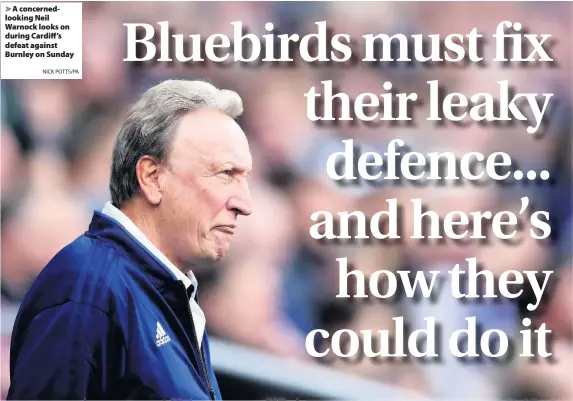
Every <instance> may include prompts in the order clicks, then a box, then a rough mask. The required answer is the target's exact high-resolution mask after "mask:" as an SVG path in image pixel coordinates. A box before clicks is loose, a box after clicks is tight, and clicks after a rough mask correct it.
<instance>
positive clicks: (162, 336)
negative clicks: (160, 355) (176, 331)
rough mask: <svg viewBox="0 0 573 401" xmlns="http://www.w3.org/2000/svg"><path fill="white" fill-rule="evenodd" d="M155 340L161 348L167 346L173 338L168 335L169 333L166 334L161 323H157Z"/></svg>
mask: <svg viewBox="0 0 573 401" xmlns="http://www.w3.org/2000/svg"><path fill="white" fill-rule="evenodd" d="M155 338H156V339H157V341H156V344H157V346H158V347H161V346H162V345H163V344H166V343H168V342H169V341H171V337H169V336H168V335H167V333H166V332H165V330H163V327H162V326H161V324H160V323H159V322H157V331H156V334H155Z"/></svg>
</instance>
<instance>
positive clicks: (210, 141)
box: [172, 110, 251, 167]
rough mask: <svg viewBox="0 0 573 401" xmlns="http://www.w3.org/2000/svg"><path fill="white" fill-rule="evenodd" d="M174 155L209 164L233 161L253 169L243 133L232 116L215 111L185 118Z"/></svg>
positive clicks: (196, 113)
mask: <svg viewBox="0 0 573 401" xmlns="http://www.w3.org/2000/svg"><path fill="white" fill-rule="evenodd" d="M172 154H173V155H176V154H178V156H180V157H183V158H185V157H187V156H188V157H193V158H194V159H196V160H202V161H203V162H205V163H209V164H212V163H221V162H226V161H233V162H235V163H238V164H248V165H249V166H246V167H250V163H251V159H250V157H251V156H250V151H249V145H248V141H247V138H246V136H245V134H244V132H243V130H242V129H241V128H240V126H239V125H238V124H237V123H236V122H235V121H234V120H233V119H232V118H231V117H229V116H227V115H226V114H224V113H222V112H219V111H215V110H199V111H196V112H193V113H190V114H188V115H186V116H185V117H183V119H182V120H181V123H180V125H179V127H178V130H177V135H176V138H175V141H174V149H173V153H172ZM197 156H200V157H197Z"/></svg>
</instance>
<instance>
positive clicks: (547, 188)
mask: <svg viewBox="0 0 573 401" xmlns="http://www.w3.org/2000/svg"><path fill="white" fill-rule="evenodd" d="M571 9H572V5H571V3H548V2H543V3H535V2H524V3H518V2H508V3H498V2H496V3H484V2H477V3H467V2H459V3H454V2H447V3H434V2H430V3H426V2H424V3H415V2H400V3H391V2H382V3H373V2H368V3H358V2H345V3H343V2H335V3H327V2H316V3H303V2H286V3H278V2H277V3H271V2H256V3H248V2H232V3H231V2H213V3H206V2H190V3H187V2H177V3H153V2H142V3H134V2H118V3H102V2H90V3H84V19H85V21H84V25H83V63H84V64H83V65H84V67H83V68H84V69H83V79H82V80H77V81H76V80H69V81H65V80H59V81H58V80H51V81H47V80H46V81H40V80H35V81H5V82H3V83H2V139H1V143H2V146H1V148H2V155H1V161H2V170H1V174H2V192H1V196H2V232H1V236H2V260H1V262H2V276H1V278H2V309H3V310H6V308H9V307H14V306H17V304H18V302H19V300H20V299H21V298H22V296H23V295H24V294H25V292H26V289H27V288H28V286H29V284H30V282H31V281H32V280H33V279H34V277H35V276H36V274H37V273H38V271H39V270H40V269H42V267H43V266H44V265H45V264H46V262H48V260H49V259H50V258H51V257H52V256H53V255H54V254H55V253H56V252H57V251H58V250H59V249H60V248H61V247H62V246H64V245H65V244H67V243H68V242H70V241H72V240H73V239H74V238H75V237H76V236H78V235H80V234H81V233H82V232H83V231H84V230H85V229H86V227H87V225H88V223H89V221H90V219H91V215H92V213H93V210H94V209H99V208H101V207H102V206H103V205H104V203H105V202H106V201H107V200H108V197H109V193H108V178H109V168H110V160H111V158H110V155H111V149H112V145H113V141H114V138H115V135H116V133H117V131H118V127H119V126H120V125H121V123H122V119H123V118H124V115H125V112H126V110H127V108H128V107H129V105H130V103H131V102H132V101H133V100H134V99H135V98H136V97H137V96H138V95H139V94H140V93H141V92H142V91H144V90H146V89H147V88H148V87H150V86H151V85H153V84H155V83H158V82H160V81H161V80H164V79H167V78H188V79H207V80H210V81H211V82H213V83H214V84H215V85H217V86H219V87H225V88H229V89H233V90H236V91H237V92H239V93H240V94H241V96H242V97H243V99H244V102H245V113H244V116H243V117H242V118H241V124H242V126H243V127H244V129H245V132H246V133H247V135H248V136H249V140H250V143H251V148H252V152H253V157H254V161H255V165H254V168H255V171H254V173H253V177H252V179H251V182H250V185H251V189H252V194H253V199H254V210H255V212H254V213H253V214H252V215H251V216H250V217H248V218H243V219H242V221H241V224H240V232H239V233H238V234H237V238H236V239H235V242H234V244H233V247H232V253H231V254H230V255H229V256H228V257H227V258H226V260H225V261H224V262H223V263H221V264H220V265H218V266H202V267H201V270H200V271H198V272H196V274H197V275H198V276H199V277H200V293H201V304H202V306H203V308H204V309H205V310H206V314H207V317H208V327H209V330H210V332H211V333H212V334H213V335H217V336H220V337H223V338H227V339H231V340H233V341H237V342H239V343H243V344H248V345H252V346H255V347H258V348H262V349H266V350H269V351H271V352H273V353H277V354H280V355H283V356H284V357H285V358H300V359H309V360H310V358H309V357H308V356H306V352H305V349H304V340H305V336H306V334H307V333H308V332H309V331H310V330H312V329H315V328H326V329H328V330H330V331H334V330H337V329H339V328H350V329H353V330H356V331H358V330H361V329H372V330H381V329H385V328H391V327H393V322H392V317H394V316H405V317H406V319H407V320H408V321H409V322H411V324H412V326H413V327H416V326H417V325H418V326H419V325H422V324H423V323H424V321H423V318H424V316H436V317H437V319H438V322H440V323H441V324H442V325H443V328H444V330H445V331H446V332H447V331H448V330H455V329H457V328H461V327H463V325H465V322H464V317H465V316H472V315H473V316H478V319H479V321H480V322H482V323H483V324H484V326H485V327H487V328H500V329H504V330H506V331H508V332H517V330H519V322H520V321H521V317H523V316H525V315H527V314H528V313H529V312H528V311H527V310H525V309H524V308H523V305H525V304H526V303H527V302H528V297H527V292H525V293H524V294H525V295H524V296H522V297H520V298H519V299H518V300H517V302H511V303H509V302H507V303H489V304H486V303H482V304H474V305H462V304H461V303H459V302H458V301H456V300H454V299H451V297H450V298H449V297H448V294H447V293H446V292H444V293H443V294H442V296H440V298H439V299H438V300H437V302H422V301H420V302H414V301H412V300H405V299H401V300H396V301H395V302H387V303H382V302H376V301H374V302H362V303H357V302H354V303H349V302H340V301H337V300H336V298H335V295H336V293H337V284H338V281H337V280H338V276H337V274H338V269H337V263H336V258H337V257H343V256H347V257H349V260H351V261H352V262H353V265H354V268H356V269H360V270H362V271H364V272H365V273H366V274H369V273H372V272H374V271H376V270H379V269H404V268H407V269H412V270H428V269H432V268H436V267H437V268H442V269H444V270H447V269H450V268H452V267H453V266H454V265H455V264H456V263H459V262H463V261H464V258H466V257H471V256H476V257H477V258H478V260H479V261H480V262H482V264H483V265H484V266H485V267H486V268H488V269H490V270H493V271H495V272H496V273H498V274H499V273H500V272H503V271H505V270H508V269H517V270H547V269H549V270H554V271H555V272H556V273H555V276H556V277H557V276H558V277H560V280H556V281H555V282H554V283H553V284H552V286H551V288H550V289H549V297H548V298H547V299H546V300H545V303H544V307H543V308H541V311H538V313H536V314H535V316H533V317H534V321H535V322H536V324H540V323H542V322H545V323H546V324H548V325H549V328H550V329H552V330H553V337H554V338H555V341H554V346H553V352H554V355H555V361H554V362H553V363H550V362H547V361H537V362H528V361H516V360H514V361H513V362H512V363H511V364H508V363H505V364H499V363H497V364H496V363H493V362H492V361H485V362H482V363H480V364H474V365H462V364H459V363H457V362H456V361H453V360H450V358H448V357H447V355H446V356H444V358H443V360H442V362H441V363H434V364H421V363H417V362H416V361H412V360H409V361H400V362H393V363H382V364H381V363H374V362H371V361H368V360H361V361H355V362H353V363H346V362H344V361H342V360H336V361H334V362H332V365H334V366H335V367H337V368H339V369H344V370H346V371H348V373H349V374H358V375H363V376H366V377H371V378H373V379H375V380H381V381H383V382H388V383H391V384H394V385H398V386H402V387H404V388H405V389H408V390H412V391H416V392H419V393H421V394H426V395H438V396H452V397H455V396H461V397H464V398H468V397H480V398H481V397H493V398H497V399H499V398H503V397H515V398H521V399H523V398H525V397H528V396H531V397H539V398H542V399H548V398H567V399H571V398H573V382H572V381H571V379H570V377H571V376H570V375H571V369H572V368H573V354H572V352H573V351H572V348H571V340H572V332H571V326H572V323H571V318H572V314H573V312H572V309H573V302H572V299H571V297H572V290H571V284H572V278H571V272H572V268H573V266H572V259H571V228H572V214H571V208H570V206H571V166H572V163H571V155H570V148H571V146H570V145H571V110H572V108H571V80H572V78H573V77H572V76H571V71H572V67H573V65H572V63H571V61H572V54H571V49H572V48H573V43H572V38H573V35H572V29H573V28H572V23H571V19H572V16H571V15H572V13H571V11H572V10H571ZM239 20H241V21H243V22H244V24H245V25H247V26H249V27H252V28H251V31H253V32H255V33H256V32H257V29H260V30H261V32H262V28H263V27H264V24H265V23H266V22H268V21H272V22H273V23H274V25H275V27H276V28H277V30H278V31H280V32H281V33H295V32H296V33H299V34H301V35H302V34H304V32H306V31H314V28H313V23H314V22H315V21H321V20H326V21H327V22H328V25H329V27H331V28H333V30H334V32H335V33H337V32H338V33H340V32H344V33H348V34H350V35H352V36H353V37H360V35H362V34H366V33H389V34H392V33H405V34H409V33H412V34H413V33H440V34H449V33H454V32H458V33H463V34H465V33H469V32H470V30H471V29H472V28H473V27H477V28H478V30H479V31H480V32H482V33H483V34H484V35H491V34H492V33H493V31H494V29H495V27H496V25H497V24H498V23H499V22H500V21H503V20H509V21H520V22H521V23H522V24H523V26H524V27H526V28H527V29H528V30H529V31H530V32H533V33H550V34H552V35H553V37H554V38H556V39H557V40H558V43H557V45H556V46H554V47H553V50H552V55H553V57H554V58H555V59H556V60H557V63H556V64H554V65H553V66H551V67H550V66H531V67H528V68H515V67H511V68H498V67H496V66H491V65H490V66H488V67H486V68H480V67H477V66H468V67H464V68H461V67H457V66H446V67H444V68H436V67H433V68H426V67H422V66H420V65H416V66H405V65H402V66H384V67H379V68H372V67H366V66H362V67H354V68H349V67H336V66H324V65H323V66H318V67H317V66H305V65H301V64H299V65H297V66H296V68H294V67H292V66H291V67H271V66H263V67H257V68H254V67H246V66H230V67H225V68H219V67H217V66H216V65H214V64H213V63H209V64H205V65H201V66H198V65H181V64H179V65H177V64H175V65H173V66H170V67H165V66H161V63H158V64H156V65H154V66H153V67H150V66H148V65H145V64H137V63H127V62H123V61H122V60H123V58H124V57H125V32H124V30H123V29H124V28H123V26H122V23H125V22H148V23H151V24H153V25H154V26H156V25H155V24H156V23H157V22H158V21H169V22H170V25H171V26H172V27H175V30H176V31H177V32H178V33H183V34H192V33H202V34H212V33H227V34H229V35H231V33H232V26H231V25H230V22H232V21H239ZM262 33H265V32H262ZM324 79H333V81H334V82H335V84H336V85H338V86H339V88H340V89H342V90H344V91H345V92H346V93H348V94H350V95H351V96H356V95H357V94H359V93H361V92H374V93H376V92H379V93H382V92H383V90H382V87H381V86H382V83H383V82H384V81H386V80H388V81H391V82H392V83H393V86H394V88H397V89H399V90H400V91H404V92H405V91H409V92H417V93H418V94H419V95H420V96H422V97H423V96H424V93H425V91H427V87H428V85H427V83H426V81H428V80H431V79H439V80H440V82H441V83H444V84H445V85H446V86H447V88H448V90H450V91H454V90H455V91H459V92H462V93H465V94H466V95H471V94H473V93H477V92H483V91H491V92H492V93H494V94H495V93H496V88H497V84H496V82H497V81H498V80H500V79H509V80H510V81H511V83H512V84H514V85H515V86H516V88H517V89H518V90H520V91H533V92H552V93H555V98H556V99H557V100H558V103H557V104H558V107H557V108H556V109H555V112H554V113H553V115H552V116H551V124H550V126H549V129H548V130H547V132H546V133H545V134H544V135H543V136H542V137H541V138H538V139H535V138H532V137H531V136H529V135H528V134H527V133H526V131H525V127H524V126H522V125H515V126H507V127H501V126H499V127H496V126H492V125H490V126H487V127H482V126H479V125H477V124H473V125H470V126H468V127H463V128H461V127H456V126H453V125H451V126H448V127H444V128H436V127H435V126H434V125H431V124H430V122H427V121H425V120H424V118H418V119H417V120H416V124H415V125H413V126H410V127H401V128H399V127H392V126H388V125H386V126H378V127H367V126H364V125H359V124H356V125H350V124H347V125H337V126H335V125H330V126H326V125H324V126H318V125H315V124H313V123H311V122H309V121H308V120H307V118H306V109H305V100H306V99H305V98H304V96H303V95H304V93H305V92H306V91H308V89H309V88H310V87H311V86H313V85H320V82H321V80H324ZM347 138H354V139H355V140H356V141H360V143H362V144H364V146H367V147H369V148H370V149H374V150H376V149H377V150H378V151H379V152H381V153H382V152H384V150H385V149H386V146H387V143H388V142H389V141H390V140H391V139H394V138H400V139H403V140H404V141H406V143H407V144H408V145H409V146H410V147H411V148H412V149H413V150H416V151H419V152H422V153H426V152H432V151H442V150H451V151H454V152H458V153H460V154H461V153H464V152H469V151H480V152H482V153H486V154H487V153H489V152H494V151H504V152H507V153H509V154H510V155H511V156H512V158H513V159H514V160H516V161H517V162H518V164H519V165H520V167H521V168H522V169H523V170H524V171H526V170H529V169H533V170H536V171H540V170H542V169H547V170H549V171H550V173H551V176H552V180H551V183H548V182H528V183H525V181H524V182H522V183H520V184H519V185H517V184H516V185H505V186H500V185H494V184H491V185H486V186H481V187H477V186H469V185H468V184H466V185H451V184H448V185H439V186H436V185H431V186H424V187H416V186H412V185H404V186H400V187H398V186H389V185H385V186H380V187H372V186H366V184H361V185H357V186H348V187H340V186H337V185H335V184H334V183H332V182H331V181H329V179H328V177H327V175H326V172H325V162H326V158H327V157H328V155H329V154H330V153H332V152H336V151H340V150H341V149H342V148H341V147H342V145H341V140H342V139H347ZM522 196H529V197H530V199H532V200H533V201H534V202H535V204H536V205H537V207H538V208H539V209H542V210H547V211H549V212H550V214H551V216H552V227H553V234H554V237H555V238H554V239H552V241H549V242H547V243H540V242H536V241H534V240H532V239H531V238H530V237H529V236H527V235H523V237H522V238H523V240H522V241H521V242H520V243H519V244H517V245H508V244H505V243H503V242H501V241H499V240H496V239H494V238H490V239H488V243H487V244H485V243H479V244H478V243H472V244H470V245H469V246H460V245H456V244H455V243H453V242H451V241H450V242H448V243H446V244H435V243H434V244H431V245H422V244H420V243H419V242H414V241H412V240H408V239H407V237H408V231H407V230H408V227H410V226H411V224H409V222H408V217H407V216H408V213H406V214H405V216H406V217H405V221H404V228H405V230H406V231H403V232H402V236H403V238H405V240H404V241H402V242H401V243H392V244H383V243H382V244H381V243H372V244H365V243H362V244H361V243H356V244H348V243H347V244H329V245H325V244H319V243H317V242H316V241H314V240H312V239H311V237H310V236H309V235H308V229H309V227H310V224H311V221H310V218H309V216H310V214H311V213H312V212H314V211H317V210H329V211H331V212H333V213H335V212H337V211H343V210H347V211H352V210H362V211H364V212H368V213H371V214H372V213H374V212H376V211H378V210H383V209H385V208H386V199H387V198H398V200H399V202H400V203H401V204H402V205H403V206H404V208H405V209H406V211H407V208H408V200H409V199H411V198H422V199H423V200H424V202H425V203H426V204H427V205H428V207H429V208H430V209H432V210H435V211H437V212H440V213H441V214H445V213H447V212H449V211H453V210H461V211H467V212H471V211H477V210H492V211H497V210H516V209H517V210H518V209H519V205H520V203H519V200H520V198H521V197H522ZM525 228H527V227H525ZM525 233H527V231H525ZM9 341H10V340H9V338H8V337H4V339H3V340H2V390H3V393H4V394H5V391H6V389H7V386H8V384H9V377H8V374H7V371H8V348H9ZM445 346H446V347H447V343H446V345H445ZM443 349H447V348H443ZM380 397H381V398H383V395H380Z"/></svg>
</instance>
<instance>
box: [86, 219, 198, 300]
mask: <svg viewBox="0 0 573 401" xmlns="http://www.w3.org/2000/svg"><path fill="white" fill-rule="evenodd" d="M132 224H133V223H132ZM86 234H87V235H88V236H92V237H96V238H99V239H100V240H102V241H104V242H110V243H112V244H114V245H115V246H117V247H119V248H121V249H122V250H124V251H125V252H126V253H127V254H128V255H129V256H130V257H132V258H133V260H134V261H135V262H136V263H137V264H138V266H139V267H140V269H141V270H142V272H143V273H144V274H145V275H146V276H147V277H148V279H149V280H150V281H151V283H152V284H153V285H154V286H155V287H156V288H158V289H159V290H163V289H165V287H166V286H169V287H172V285H173V284H176V281H182V280H181V277H180V276H178V275H177V274H176V272H175V271H173V270H172V269H171V268H170V267H169V266H168V265H166V264H165V263H164V262H163V260H162V259H163V258H165V256H163V257H158V254H157V253H156V252H154V250H153V249H152V248H148V247H147V246H145V244H144V243H142V242H140V240H138V238H137V237H136V236H135V235H134V233H133V232H131V231H130V230H129V229H128V228H126V227H125V226H123V225H122V224H121V223H120V222H119V221H117V220H115V219H114V218H113V217H110V216H109V215H107V214H105V213H103V212H100V211H97V210H96V211H94V215H93V217H92V221H91V223H90V225H89V229H88V232H87V233H86ZM142 235H143V234H142ZM165 259H166V258H165ZM179 273H181V271H179ZM181 275H183V273H181ZM189 282H192V280H190V278H189V277H187V281H186V282H184V284H186V287H188V284H189ZM192 288H193V290H194V291H196V289H197V286H196V285H194V287H192Z"/></svg>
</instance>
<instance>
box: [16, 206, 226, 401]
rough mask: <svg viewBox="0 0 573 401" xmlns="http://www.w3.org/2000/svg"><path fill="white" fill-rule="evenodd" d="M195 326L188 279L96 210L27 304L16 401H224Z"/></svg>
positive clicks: (19, 326) (20, 327)
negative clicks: (138, 400) (88, 223)
mask: <svg viewBox="0 0 573 401" xmlns="http://www.w3.org/2000/svg"><path fill="white" fill-rule="evenodd" d="M192 319H193V318H192V315H191V313H190V308H189V298H188V295H187V290H186V289H185V285H184V284H183V282H182V281H179V280H176V279H175V277H174V276H173V274H172V273H171V272H170V271H169V269H168V268H167V267H166V266H164V265H162V263H161V262H160V261H159V260H157V259H156V258H155V256H154V255H153V254H151V252H149V251H148V250H146V248H144V247H143V246H142V245H141V244H140V243H139V242H137V241H136V240H135V239H134V238H133V237H132V236H131V234H129V233H128V232H127V231H126V230H125V229H124V228H123V227H122V226H120V225H119V224H118V223H116V222H115V221H114V220H113V219H111V218H109V217H107V216H105V215H103V214H101V213H99V212H96V213H95V214H94V217H93V220H92V222H91V224H90V227H89V230H88V231H87V232H86V233H84V234H83V235H82V236H81V237H79V238H78V239H76V240H75V241H74V242H72V243H71V244H69V245H68V246H66V247H65V248H63V249H62V250H61V251H60V252H59V253H58V254H57V255H56V256H55V257H54V258H53V259H52V260H51V261H50V262H49V263H48V265H47V266H46V267H45V268H44V269H43V270H42V271H41V273H40V274H39V275H38V277H37V279H36V280H35V282H34V283H33V285H32V287H31V288H30V290H29V292H28V293H27V295H26V297H25V299H24V301H23V303H22V305H21V307H20V310H19V312H18V316H17V318H16V321H15V325H14V329H13V333H12V343H11V352H10V374H11V385H10V390H9V392H8V399H116V400H117V399H175V398H177V399H186V400H197V399H200V400H208V399H220V398H221V394H220V391H219V387H218V385H217V380H216V378H215V374H214V372H213V369H212V367H211V363H210V352H209V340H208V338H207V333H205V334H204V336H203V342H202V347H201V348H202V349H201V351H202V352H200V351H199V347H198V344H197V339H196V337H195V329H194V325H193V320H192Z"/></svg>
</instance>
